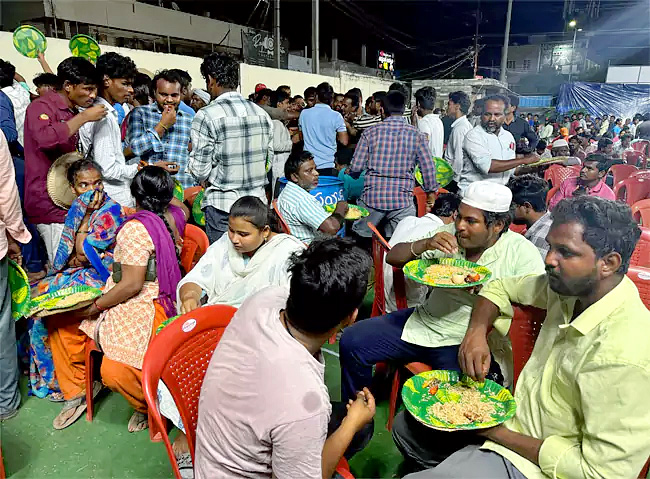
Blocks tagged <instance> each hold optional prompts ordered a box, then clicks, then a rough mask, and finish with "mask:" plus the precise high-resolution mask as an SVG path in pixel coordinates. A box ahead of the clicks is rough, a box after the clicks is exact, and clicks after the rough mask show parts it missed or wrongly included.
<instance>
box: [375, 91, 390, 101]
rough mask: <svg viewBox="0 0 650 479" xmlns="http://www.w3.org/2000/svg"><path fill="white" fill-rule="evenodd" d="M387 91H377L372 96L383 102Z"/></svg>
mask: <svg viewBox="0 0 650 479" xmlns="http://www.w3.org/2000/svg"><path fill="white" fill-rule="evenodd" d="M386 95H387V92H385V91H376V92H375V93H373V94H372V98H373V99H374V100H375V102H379V103H381V102H382V100H383V99H384V98H386Z"/></svg>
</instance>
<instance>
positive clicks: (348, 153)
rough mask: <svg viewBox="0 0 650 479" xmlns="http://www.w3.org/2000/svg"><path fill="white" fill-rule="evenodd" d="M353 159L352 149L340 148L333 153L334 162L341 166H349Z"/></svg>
mask: <svg viewBox="0 0 650 479" xmlns="http://www.w3.org/2000/svg"><path fill="white" fill-rule="evenodd" d="M353 157H354V150H353V149H352V148H341V149H339V150H337V152H336V153H334V162H335V163H336V164H338V165H341V166H350V165H351V164H352V158H353Z"/></svg>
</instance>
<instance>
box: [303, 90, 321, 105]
mask: <svg viewBox="0 0 650 479" xmlns="http://www.w3.org/2000/svg"><path fill="white" fill-rule="evenodd" d="M304 94H305V104H306V107H305V108H311V107H313V106H314V105H315V104H316V100H317V97H318V91H317V90H316V87H313V86H310V87H307V88H306V89H305V91H304Z"/></svg>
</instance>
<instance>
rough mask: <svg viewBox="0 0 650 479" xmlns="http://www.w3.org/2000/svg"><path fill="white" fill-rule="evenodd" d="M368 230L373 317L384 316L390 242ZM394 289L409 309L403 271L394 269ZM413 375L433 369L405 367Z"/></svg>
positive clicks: (396, 383)
mask: <svg viewBox="0 0 650 479" xmlns="http://www.w3.org/2000/svg"><path fill="white" fill-rule="evenodd" d="M368 228H370V231H372V259H373V263H374V266H375V300H374V302H373V304H372V316H373V317H376V316H382V315H384V314H386V296H385V290H384V257H385V255H386V253H387V252H388V251H389V250H390V245H389V244H388V241H386V239H385V238H384V237H383V236H382V235H381V233H379V231H378V230H377V228H376V227H375V225H373V224H372V223H370V222H368ZM393 288H394V289H395V303H396V305H397V308H398V309H405V308H408V301H407V300H406V283H405V280H404V273H403V272H402V270H401V269H399V268H395V267H393ZM404 367H405V368H406V369H407V370H408V371H409V372H411V374H414V375H415V374H420V373H423V372H424V371H430V370H431V367H430V366H427V365H426V364H424V363H418V362H413V363H408V364H406V365H405V366H404ZM400 384H401V380H400V372H399V368H396V369H395V372H394V373H393V380H392V381H391V390H390V398H389V402H388V422H387V423H386V429H388V430H389V431H390V430H391V429H392V428H393V420H394V418H395V412H396V410H397V401H398V399H399V391H400Z"/></svg>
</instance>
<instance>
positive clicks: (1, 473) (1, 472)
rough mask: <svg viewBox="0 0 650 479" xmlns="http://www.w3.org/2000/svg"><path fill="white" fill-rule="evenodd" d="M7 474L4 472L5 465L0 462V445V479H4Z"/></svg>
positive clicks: (0, 458) (0, 457) (0, 452)
mask: <svg viewBox="0 0 650 479" xmlns="http://www.w3.org/2000/svg"><path fill="white" fill-rule="evenodd" d="M6 477H7V473H6V472H5V463H4V461H3V460H2V445H0V479H5V478H6Z"/></svg>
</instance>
